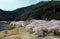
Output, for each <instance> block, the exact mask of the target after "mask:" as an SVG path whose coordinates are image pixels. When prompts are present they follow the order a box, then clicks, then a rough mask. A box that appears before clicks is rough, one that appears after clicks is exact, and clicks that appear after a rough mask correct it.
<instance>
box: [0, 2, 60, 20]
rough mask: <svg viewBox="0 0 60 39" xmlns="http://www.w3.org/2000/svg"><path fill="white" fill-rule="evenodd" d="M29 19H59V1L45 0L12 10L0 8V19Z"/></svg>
mask: <svg viewBox="0 0 60 39" xmlns="http://www.w3.org/2000/svg"><path fill="white" fill-rule="evenodd" d="M30 19H43V20H46V19H47V20H51V19H58V20H60V2H59V1H45V2H39V3H37V4H34V5H31V6H28V7H23V8H19V9H16V10H14V11H3V10H0V20H7V21H12V20H30Z"/></svg>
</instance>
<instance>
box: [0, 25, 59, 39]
mask: <svg viewBox="0 0 60 39" xmlns="http://www.w3.org/2000/svg"><path fill="white" fill-rule="evenodd" d="M5 26H9V27H10V30H4V31H1V32H0V39H1V38H5V37H17V38H19V39H60V37H57V36H53V35H52V36H45V37H36V36H35V35H33V34H30V33H29V32H27V31H26V30H25V28H24V27H14V26H13V25H9V24H8V25H5Z"/></svg>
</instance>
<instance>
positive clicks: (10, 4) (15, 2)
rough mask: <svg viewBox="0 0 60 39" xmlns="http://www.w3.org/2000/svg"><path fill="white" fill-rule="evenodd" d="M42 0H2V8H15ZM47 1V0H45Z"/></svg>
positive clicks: (0, 3)
mask: <svg viewBox="0 0 60 39" xmlns="http://www.w3.org/2000/svg"><path fill="white" fill-rule="evenodd" d="M40 1H41V0H0V9H3V10H14V9H17V8H21V7H25V6H29V5H32V4H35V3H38V2H40ZM43 1H47V0H43Z"/></svg>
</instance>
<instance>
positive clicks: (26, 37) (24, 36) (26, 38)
mask: <svg viewBox="0 0 60 39" xmlns="http://www.w3.org/2000/svg"><path fill="white" fill-rule="evenodd" d="M19 37H20V38H21V39H34V36H33V35H32V34H30V33H28V32H26V30H25V28H24V27H20V28H19Z"/></svg>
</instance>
